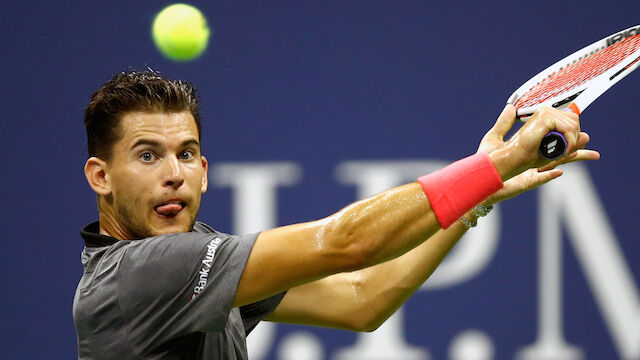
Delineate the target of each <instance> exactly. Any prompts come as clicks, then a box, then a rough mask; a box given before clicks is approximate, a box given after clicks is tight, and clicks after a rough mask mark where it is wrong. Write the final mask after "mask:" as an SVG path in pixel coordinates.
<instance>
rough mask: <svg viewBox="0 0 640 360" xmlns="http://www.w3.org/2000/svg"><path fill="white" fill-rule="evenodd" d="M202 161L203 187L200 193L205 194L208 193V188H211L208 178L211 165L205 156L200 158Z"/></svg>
mask: <svg viewBox="0 0 640 360" xmlns="http://www.w3.org/2000/svg"><path fill="white" fill-rule="evenodd" d="M200 158H201V159H202V171H204V173H203V174H202V187H201V188H200V193H202V194H204V193H206V192H207V187H208V186H209V179H208V178H207V174H208V173H209V163H208V162H207V158H206V157H204V156H201V157H200Z"/></svg>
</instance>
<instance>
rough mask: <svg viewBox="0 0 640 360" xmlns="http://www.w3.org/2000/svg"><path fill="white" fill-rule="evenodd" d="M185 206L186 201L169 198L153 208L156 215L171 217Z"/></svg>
mask: <svg viewBox="0 0 640 360" xmlns="http://www.w3.org/2000/svg"><path fill="white" fill-rule="evenodd" d="M185 206H187V203H186V202H184V201H182V200H169V201H167V202H164V203H162V204H160V205H158V206H156V207H155V208H154V209H155V210H156V213H157V214H158V215H161V216H165V217H169V218H172V217H175V216H176V215H178V213H179V212H180V211H182V209H184V207H185Z"/></svg>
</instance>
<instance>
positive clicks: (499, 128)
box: [488, 104, 516, 140]
mask: <svg viewBox="0 0 640 360" xmlns="http://www.w3.org/2000/svg"><path fill="white" fill-rule="evenodd" d="M515 121H516V108H515V106H513V105H511V104H507V105H506V106H505V107H504V109H503V110H502V112H501V113H500V116H498V120H496V123H495V124H494V125H493V127H492V128H491V130H489V132H488V135H489V134H490V135H492V136H495V137H497V138H499V139H500V140H503V139H504V137H505V135H507V133H508V132H509V130H511V127H513V123H514V122H515Z"/></svg>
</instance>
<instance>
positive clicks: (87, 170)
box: [84, 157, 111, 196]
mask: <svg viewBox="0 0 640 360" xmlns="http://www.w3.org/2000/svg"><path fill="white" fill-rule="evenodd" d="M84 176H85V177H86V178H87V182H88V183H89V186H91V188H92V189H93V191H95V192H96V194H98V195H102V196H107V195H109V194H111V183H110V182H109V174H108V172H107V163H106V161H104V160H102V159H100V158H97V157H90V158H89V160H87V162H86V163H85V164H84Z"/></svg>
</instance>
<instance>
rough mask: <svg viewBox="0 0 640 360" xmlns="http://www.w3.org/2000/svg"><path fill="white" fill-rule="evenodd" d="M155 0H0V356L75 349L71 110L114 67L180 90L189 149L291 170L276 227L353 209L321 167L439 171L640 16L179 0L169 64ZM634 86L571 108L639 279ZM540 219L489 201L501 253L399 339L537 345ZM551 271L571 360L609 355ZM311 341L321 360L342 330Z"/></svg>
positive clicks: (81, 184) (596, 314)
mask: <svg viewBox="0 0 640 360" xmlns="http://www.w3.org/2000/svg"><path fill="white" fill-rule="evenodd" d="M168 4H169V3H168V2H161V1H158V2H152V1H131V0H129V1H124V0H110V1H103V2H101V1H97V2H94V1H79V0H73V1H57V2H43V1H38V2H36V1H9V2H7V1H5V2H3V4H2V7H1V11H0V39H1V44H2V56H0V65H1V66H2V69H3V74H2V77H1V78H0V79H1V80H0V81H1V85H0V99H1V102H0V121H1V124H2V126H1V128H0V150H1V154H2V161H1V162H0V169H1V174H2V175H0V184H1V189H2V190H1V191H2V202H3V205H2V206H1V207H0V223H1V224H2V226H1V227H0V239H1V241H2V250H0V254H1V255H0V256H1V258H0V270H1V273H2V277H1V278H0V293H1V294H2V295H1V296H2V301H1V302H0V316H1V321H0V323H1V325H0V343H1V344H2V354H3V355H1V357H2V358H5V359H44V358H47V359H69V358H73V357H75V356H77V355H76V338H75V331H74V328H73V322H72V317H71V304H72V299H73V293H74V289H75V286H76V284H77V281H78V280H79V278H80V276H81V270H82V269H81V265H80V252H81V250H82V247H83V244H82V241H81V239H80V236H79V233H78V231H79V229H80V228H81V227H82V226H83V225H84V224H86V223H88V222H91V221H93V220H94V219H96V217H97V212H96V209H95V200H94V195H93V193H92V192H91V190H90V188H89V187H88V186H87V184H86V182H85V179H84V176H83V173H82V167H83V165H84V161H85V159H86V144H85V140H84V128H83V124H82V116H83V108H84V106H85V105H86V103H87V101H88V98H89V96H90V94H91V93H92V92H93V91H94V90H95V89H96V88H97V87H98V86H100V85H101V84H102V83H104V82H105V81H107V80H108V79H109V78H110V77H111V76H112V75H113V74H114V73H116V72H118V71H122V70H124V69H126V68H127V67H129V66H133V67H136V68H139V69H141V68H143V67H144V66H145V65H149V66H151V67H153V68H154V69H157V70H160V71H161V72H163V73H165V74H166V75H168V76H169V77H176V78H185V79H188V80H191V81H193V82H194V83H195V84H196V86H197V87H198V89H199V91H200V94H201V98H202V113H203V116H204V130H203V142H204V147H203V151H204V153H205V154H207V155H208V158H209V160H210V161H211V162H213V163H217V162H247V161H258V162H262V161H272V160H277V161H290V162H294V163H297V164H298V165H299V166H300V167H301V169H302V170H303V174H302V178H301V180H300V182H299V183H298V184H297V185H295V186H292V187H289V188H287V189H286V190H283V191H282V192H281V193H279V198H278V214H277V216H278V218H277V219H278V220H277V221H278V223H279V224H287V223H294V222H299V221H305V220H311V219H316V218H319V217H322V216H325V215H328V214H330V213H332V212H334V211H336V210H338V209H340V208H341V207H342V206H344V205H346V204H348V203H350V202H352V201H353V200H355V197H356V194H355V190H354V188H353V187H349V186H346V185H341V184H340V183H338V182H337V181H336V179H335V176H334V173H335V168H336V166H337V165H338V164H339V163H341V162H343V161H346V160H379V159H437V160H444V161H453V160H456V159H458V158H461V157H463V156H466V155H468V154H471V153H473V152H475V149H476V146H477V144H478V142H479V140H480V138H481V137H482V135H483V134H484V132H485V131H486V130H487V129H488V128H489V127H490V126H491V124H492V123H493V121H494V119H495V118H496V116H497V115H498V113H499V111H500V110H501V109H502V107H503V105H504V102H505V100H506V98H507V96H508V95H510V94H511V91H512V90H513V89H515V87H517V86H518V85H520V83H522V82H523V81H524V80H526V79H528V78H529V77H530V76H532V75H534V74H535V73H536V72H538V71H539V70H541V69H542V68H543V67H546V66H547V65H549V64H551V63H552V62H554V61H556V60H558V59H559V58H560V57H562V56H564V55H567V54H568V53H569V52H571V51H573V50H576V49H577V48H579V47H581V46H584V45H587V44H589V43H591V42H593V41H594V40H595V39H599V38H602V37H604V36H605V35H608V34H610V33H612V32H614V31H617V30H620V29H623V28H626V27H629V26H632V25H636V24H638V23H640V21H639V20H638V16H637V14H638V13H640V2H637V1H629V0H627V1H607V2H606V3H605V2H599V1H593V0H589V1H584V0H580V1H579V0H568V1H563V2H557V1H547V0H544V1H535V2H531V1H510V2H507V1H505V2H500V1H483V2H470V1H440V2H436V1H402V2H392V1H300V2H298V1H271V2H261V1H237V2H235V1H207V2H204V1H202V2H192V4H194V5H196V6H198V7H199V8H200V9H201V10H202V11H203V12H204V13H205V15H206V16H207V17H208V19H209V23H210V25H211V27H212V29H213V37H212V41H211V44H210V47H209V49H208V50H207V52H206V53H205V54H204V56H202V57H201V58H200V59H198V60H196V61H193V62H189V63H172V62H170V61H168V60H166V59H164V58H163V57H162V56H161V55H160V54H159V53H158V52H157V51H156V49H155V48H154V45H153V43H152V41H151V39H150V31H149V30H150V26H151V22H152V19H153V15H154V14H155V13H156V12H157V11H159V10H160V9H162V8H163V7H164V6H165V5H168ZM639 92H640V77H639V75H638V74H632V75H631V76H630V77H629V78H628V79H626V80H625V81H623V82H621V83H620V84H619V85H617V86H616V87H614V88H613V89H612V90H611V91H610V92H609V93H607V94H606V95H605V96H603V97H602V98H601V99H599V100H598V102H596V103H595V104H594V105H592V107H590V108H589V110H588V112H586V113H585V114H584V115H583V117H582V121H583V128H584V129H586V130H587V131H588V132H590V133H591V135H592V143H591V147H592V148H595V149H598V150H599V151H600V152H601V153H602V160H601V161H599V162H597V163H590V164H588V165H586V166H587V169H588V173H589V175H590V177H591V179H592V181H593V182H594V184H595V186H596V188H597V195H598V196H599V197H600V200H601V202H602V205H603V210H604V211H605V213H606V214H607V216H608V218H609V221H610V222H611V225H612V226H613V228H614V231H615V235H616V238H617V241H618V243H619V246H620V247H621V249H622V250H623V252H624V260H625V261H626V263H627V266H628V267H629V268H630V269H631V271H632V273H633V279H634V281H635V286H638V283H639V281H640V264H639V262H638V260H637V259H638V257H639V256H640V244H639V243H638V235H637V234H638V232H637V223H638V215H640V211H639V210H640V208H639V205H638V203H639V202H638V200H639V196H638V194H639V191H638V187H637V183H638V181H639V180H640V171H639V168H638V161H637V158H638V157H639V156H640V151H639V150H638V147H637V144H636V143H637V139H638V137H637V136H638V135H637V134H638V133H639V132H640V131H639V130H640V125H639V123H640V122H639V120H640V115H638V111H637V104H638V94H639ZM230 207H231V194H230V191H229V189H228V188H227V189H225V188H215V187H213V188H212V189H211V191H210V192H209V193H208V194H207V195H206V196H205V199H204V206H203V209H202V211H201V214H200V218H201V219H202V220H204V221H206V222H208V223H211V224H212V225H214V226H215V227H217V228H218V229H220V230H222V231H232V230H233V229H232V225H231V215H230ZM537 208H538V203H537V198H536V196H535V194H534V193H531V194H525V195H524V196H521V197H520V198H518V199H515V200H512V201H511V202H509V203H506V204H504V206H503V208H502V209H503V211H502V212H501V213H502V218H501V223H500V224H501V225H500V226H501V233H500V239H501V242H500V245H499V248H498V250H497V253H496V255H495V256H494V257H493V259H492V260H491V263H490V264H489V266H488V267H487V269H486V270H485V271H484V272H483V273H482V274H479V275H478V276H477V277H476V278H475V279H474V281H471V282H468V283H466V284H464V285H461V286H458V287H455V288H450V289H445V290H440V291H432V292H421V293H418V294H417V295H416V296H414V297H413V298H412V299H411V300H410V301H409V303H408V304H407V313H408V314H409V315H408V316H407V318H408V319H407V320H406V331H407V340H408V341H409V342H410V343H411V344H413V345H416V346H423V347H428V349H429V351H430V353H431V354H432V356H433V357H434V358H435V359H441V358H447V349H448V346H449V343H450V341H451V338H452V336H453V335H454V334H455V333H457V332H458V331H459V330H461V329H464V328H466V327H469V326H473V327H474V328H479V329H482V330H483V331H484V332H486V333H487V334H489V335H490V336H491V337H492V339H493V343H494V346H495V356H496V358H503V359H507V358H512V357H513V355H514V353H515V352H516V351H517V349H519V348H521V347H523V346H525V345H527V344H530V343H532V342H533V341H534V340H535V336H536V326H537V325H536V324H537V322H536V317H537V307H536V306H537V280H536V279H537V271H538V270H537V248H538V245H537V226H538V225H537V215H536V212H537ZM564 243H565V244H566V241H565V242H564ZM565 247H567V248H568V246H566V245H565ZM563 267H564V275H563V284H564V285H563V286H564V289H565V297H564V304H565V305H564V306H565V319H564V334H565V336H566V338H567V339H568V341H569V342H570V343H572V344H575V345H578V346H580V347H581V348H582V349H583V350H584V352H585V355H586V358H589V359H613V358H618V356H619V353H618V352H617V350H616V348H615V346H614V341H613V339H612V335H611V334H610V332H609V331H608V328H607V327H606V325H605V322H604V320H603V316H602V314H601V311H600V309H599V308H598V306H597V305H596V303H595V300H594V296H593V294H592V291H591V290H590V288H589V286H588V284H587V281H586V279H585V275H584V273H583V271H582V269H581V267H580V266H579V265H578V263H577V259H576V256H575V254H574V252H573V251H570V250H568V251H566V252H565V255H564V265H563ZM612 281H615V279H613V280H612ZM636 305H637V307H636V310H637V311H638V312H640V304H636ZM639 326H640V325H639ZM298 329H300V328H299V327H292V326H279V327H278V330H277V338H276V340H275V341H274V343H273V346H272V349H271V350H270V352H269V354H270V356H271V357H272V358H276V357H277V355H276V354H277V347H278V341H279V339H282V338H283V337H284V336H286V334H288V333H289V332H292V331H297V330H298ZM308 330H309V331H311V333H312V334H314V335H315V336H317V338H318V339H320V341H321V343H322V344H323V346H324V348H325V349H326V350H325V352H326V358H327V359H329V358H331V356H332V354H333V353H334V352H335V349H337V348H338V347H342V346H348V345H349V344H352V343H353V342H354V341H355V339H356V336H355V335H354V334H352V333H348V332H339V331H330V330H326V329H322V330H313V329H308ZM639 341H640V338H639Z"/></svg>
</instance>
